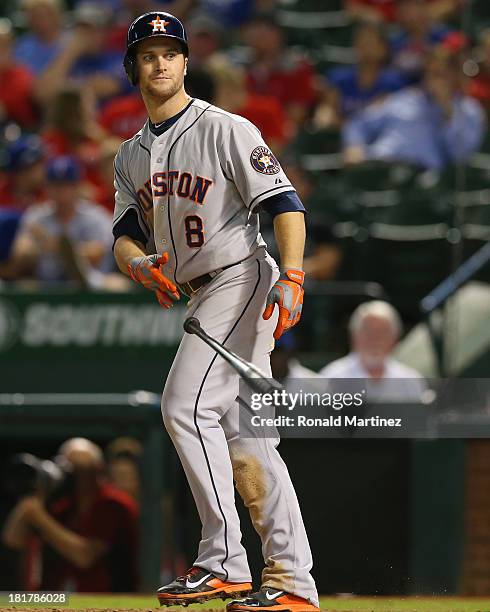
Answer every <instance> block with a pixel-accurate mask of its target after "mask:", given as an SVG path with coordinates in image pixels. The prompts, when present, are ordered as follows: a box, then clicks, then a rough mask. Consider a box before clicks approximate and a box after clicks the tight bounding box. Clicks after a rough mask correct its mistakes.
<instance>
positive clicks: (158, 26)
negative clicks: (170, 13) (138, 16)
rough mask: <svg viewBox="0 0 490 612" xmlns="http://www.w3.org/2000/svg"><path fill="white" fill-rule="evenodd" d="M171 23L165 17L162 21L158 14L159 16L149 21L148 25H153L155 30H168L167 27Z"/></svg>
mask: <svg viewBox="0 0 490 612" xmlns="http://www.w3.org/2000/svg"><path fill="white" fill-rule="evenodd" d="M169 23H170V21H165V19H164V20H163V21H162V20H161V19H160V15H157V18H156V19H154V20H153V21H149V22H148V25H151V26H153V32H166V31H167V30H166V29H165V28H166V27H167V26H168V25H169Z"/></svg>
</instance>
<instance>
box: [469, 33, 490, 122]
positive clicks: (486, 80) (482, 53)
mask: <svg viewBox="0 0 490 612" xmlns="http://www.w3.org/2000/svg"><path fill="white" fill-rule="evenodd" d="M476 57H477V60H478V64H477V65H478V71H477V74H476V75H475V76H474V77H473V78H472V79H471V80H470V81H469V83H468V94H469V95H470V96H472V97H473V98H476V99H477V100H479V102H481V104H482V105H483V107H484V108H485V110H486V112H487V116H488V117H490V28H486V29H485V30H483V32H482V33H481V34H480V37H479V45H478V47H477V48H476Z"/></svg>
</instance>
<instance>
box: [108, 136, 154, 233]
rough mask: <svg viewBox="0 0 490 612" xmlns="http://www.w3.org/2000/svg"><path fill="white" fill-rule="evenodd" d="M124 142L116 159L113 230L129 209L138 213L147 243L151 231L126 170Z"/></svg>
mask: <svg viewBox="0 0 490 612" xmlns="http://www.w3.org/2000/svg"><path fill="white" fill-rule="evenodd" d="M123 146H124V143H123V145H122V146H121V148H120V149H119V151H118V153H117V155H116V157H115V159H114V188H115V190H116V195H115V205H114V218H113V222H112V227H113V231H114V228H115V227H116V225H118V224H119V223H120V221H122V219H123V217H124V216H125V215H126V214H127V213H128V211H130V210H133V211H134V212H135V213H136V217H137V220H138V225H139V228H140V230H141V232H142V234H143V235H144V237H145V243H147V242H148V241H149V240H150V235H151V231H150V229H149V227H148V224H147V222H146V220H145V218H144V215H143V213H142V211H141V207H140V205H139V204H138V195H137V193H136V191H135V189H134V186H133V184H132V181H131V179H130V178H129V176H128V173H127V172H126V171H125V159H124V157H125V153H124V149H123Z"/></svg>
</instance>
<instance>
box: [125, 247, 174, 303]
mask: <svg viewBox="0 0 490 612" xmlns="http://www.w3.org/2000/svg"><path fill="white" fill-rule="evenodd" d="M167 261H168V253H163V255H158V253H156V254H155V255H147V256H146V257H133V259H132V260H131V261H130V262H129V264H128V272H129V275H130V276H131V278H132V279H133V280H134V281H135V282H136V283H139V284H140V285H143V287H144V288H145V289H150V290H151V291H154V292H155V294H156V296H157V300H158V303H159V304H160V306H163V307H164V308H171V307H172V306H173V303H174V302H175V301H176V300H178V299H180V295H179V292H178V291H177V287H176V286H175V285H174V284H173V283H172V281H170V280H169V279H168V278H167V277H166V276H165V275H164V274H163V271H162V268H163V266H164V265H165V264H166V263H167Z"/></svg>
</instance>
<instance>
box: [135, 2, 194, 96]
mask: <svg viewBox="0 0 490 612" xmlns="http://www.w3.org/2000/svg"><path fill="white" fill-rule="evenodd" d="M153 36H167V37H168V38H175V39H176V40H178V41H179V42H180V44H181V45H182V50H183V52H184V55H185V56H186V57H187V56H188V55H189V47H188V44H187V34H186V31H185V28H184V25H183V24H182V22H181V21H180V20H179V19H177V17H174V16H173V15H171V14H170V13H164V12H163V11H154V12H151V13H145V14H144V15H140V16H139V17H137V18H136V19H135V20H134V21H133V23H132V24H131V25H130V26H129V30H128V36H127V39H126V55H125V56H124V69H125V70H126V74H127V75H128V79H129V81H130V83H131V84H132V85H137V83H138V72H137V69H136V46H137V44H138V43H139V42H140V41H141V40H145V39H146V38H151V37H153Z"/></svg>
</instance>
